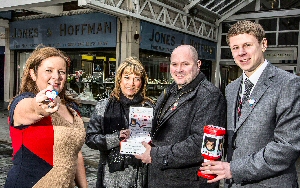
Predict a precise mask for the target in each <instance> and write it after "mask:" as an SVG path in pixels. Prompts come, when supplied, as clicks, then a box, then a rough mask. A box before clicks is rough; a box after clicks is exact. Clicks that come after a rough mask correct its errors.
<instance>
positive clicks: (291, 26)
mask: <svg viewBox="0 0 300 188" xmlns="http://www.w3.org/2000/svg"><path fill="white" fill-rule="evenodd" d="M299 21H300V18H299V17H289V18H279V31H284V30H296V31H298V30H299Z"/></svg>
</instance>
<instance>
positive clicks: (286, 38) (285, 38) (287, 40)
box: [278, 32, 299, 45]
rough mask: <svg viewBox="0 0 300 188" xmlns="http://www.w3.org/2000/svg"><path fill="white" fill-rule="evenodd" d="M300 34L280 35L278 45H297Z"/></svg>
mask: <svg viewBox="0 0 300 188" xmlns="http://www.w3.org/2000/svg"><path fill="white" fill-rule="evenodd" d="M298 35H299V33H298V32H288V33H279V36H278V45H297V44H298Z"/></svg>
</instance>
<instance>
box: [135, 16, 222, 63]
mask: <svg viewBox="0 0 300 188" xmlns="http://www.w3.org/2000/svg"><path fill="white" fill-rule="evenodd" d="M181 44H189V45H192V46H194V47H195V48H196V50H197V51H198V54H199V59H207V60H215V59H216V49H217V43H215V42H211V41H208V40H206V39H202V38H199V37H195V36H192V35H188V34H184V33H181V32H179V31H175V30H171V29H168V28H165V27H161V26H158V25H155V24H151V23H148V22H144V21H141V43H140V48H141V49H145V50H151V51H157V52H164V53H169V54H171V53H172V51H173V50H174V48H176V47H177V46H179V45H181Z"/></svg>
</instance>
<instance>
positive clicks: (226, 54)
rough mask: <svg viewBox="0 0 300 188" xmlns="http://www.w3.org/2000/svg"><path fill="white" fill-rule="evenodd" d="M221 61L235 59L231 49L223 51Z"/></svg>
mask: <svg viewBox="0 0 300 188" xmlns="http://www.w3.org/2000/svg"><path fill="white" fill-rule="evenodd" d="M221 59H233V57H232V54H231V50H230V48H222V49H221Z"/></svg>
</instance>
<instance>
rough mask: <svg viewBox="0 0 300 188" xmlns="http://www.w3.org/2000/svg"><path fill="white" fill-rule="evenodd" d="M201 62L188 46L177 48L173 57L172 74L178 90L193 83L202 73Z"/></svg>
mask: <svg viewBox="0 0 300 188" xmlns="http://www.w3.org/2000/svg"><path fill="white" fill-rule="evenodd" d="M200 65H201V61H200V60H197V59H196V58H195V56H194V55H193V54H192V51H191V49H190V48H189V47H188V45H183V46H179V47H177V48H176V49H175V50H174V51H173V53H172V55H171V64H170V73H171V76H172V78H173V79H174V81H175V83H176V84H177V85H178V88H182V87H183V86H185V85H187V84H189V83H190V82H192V81H193V80H194V79H195V78H196V76H197V75H198V74H199V72H200Z"/></svg>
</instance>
